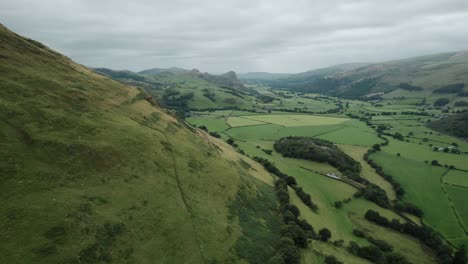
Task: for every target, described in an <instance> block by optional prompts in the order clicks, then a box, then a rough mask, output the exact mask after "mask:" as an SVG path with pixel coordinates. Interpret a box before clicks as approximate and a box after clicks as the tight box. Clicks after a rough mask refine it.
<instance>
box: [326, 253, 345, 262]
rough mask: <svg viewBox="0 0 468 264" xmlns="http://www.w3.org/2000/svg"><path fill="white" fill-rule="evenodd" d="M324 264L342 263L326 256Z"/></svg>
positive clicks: (333, 257)
mask: <svg viewBox="0 0 468 264" xmlns="http://www.w3.org/2000/svg"><path fill="white" fill-rule="evenodd" d="M325 263H326V264H343V262H341V261H339V260H338V259H337V258H336V257H335V256H331V255H330V256H326V257H325Z"/></svg>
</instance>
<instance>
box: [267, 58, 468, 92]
mask: <svg viewBox="0 0 468 264" xmlns="http://www.w3.org/2000/svg"><path fill="white" fill-rule="evenodd" d="M319 72H320V71H319ZM325 73H326V75H324V74H310V73H302V74H297V75H293V76H290V77H289V78H286V79H282V80H280V81H279V82H278V83H276V84H275V83H274V87H276V88H287V89H291V90H296V91H309V92H322V93H328V94H333V95H338V96H344V97H360V96H364V95H368V94H372V93H378V92H388V91H392V90H396V89H404V90H421V91H424V92H425V93H427V94H428V95H430V94H431V93H432V92H433V91H435V90H436V89H439V88H441V87H445V86H448V85H454V84H463V83H465V84H466V83H468V74H467V73H468V52H467V51H460V52H450V53H442V54H434V55H427V56H421V57H415V58H409V59H404V60H395V61H389V62H383V63H375V64H369V65H366V66H362V65H361V67H354V68H350V69H346V70H341V71H335V72H333V71H331V72H330V71H325Z"/></svg>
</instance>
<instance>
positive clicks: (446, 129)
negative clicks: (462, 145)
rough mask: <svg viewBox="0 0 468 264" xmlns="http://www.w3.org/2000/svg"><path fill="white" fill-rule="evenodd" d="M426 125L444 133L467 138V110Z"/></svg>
mask: <svg viewBox="0 0 468 264" xmlns="http://www.w3.org/2000/svg"><path fill="white" fill-rule="evenodd" d="M428 126H429V127H430V128H432V129H434V130H437V131H440V132H442V133H445V134H449V135H452V136H456V137H460V138H464V139H468V112H465V113H461V114H457V115H451V116H448V117H447V118H443V119H439V120H436V121H433V122H431V123H429V124H428Z"/></svg>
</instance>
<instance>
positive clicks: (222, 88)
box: [94, 68, 258, 111]
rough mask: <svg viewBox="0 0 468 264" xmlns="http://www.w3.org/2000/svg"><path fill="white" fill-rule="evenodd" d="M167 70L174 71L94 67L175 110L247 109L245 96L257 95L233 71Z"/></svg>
mask: <svg viewBox="0 0 468 264" xmlns="http://www.w3.org/2000/svg"><path fill="white" fill-rule="evenodd" d="M171 69H178V70H176V71H154V69H152V70H147V71H144V72H145V74H141V73H134V72H130V71H113V70H110V69H102V68H100V69H94V70H95V71H96V72H98V73H100V74H103V75H105V76H108V77H111V78H113V79H115V80H117V81H120V82H123V83H126V84H131V85H134V86H138V87H141V88H143V89H145V91H147V92H148V93H149V94H151V95H153V96H154V97H156V98H157V100H158V102H160V103H161V104H162V105H163V106H165V107H168V108H171V109H175V110H179V111H187V110H202V109H211V108H226V109H233V108H240V107H242V108H249V107H251V103H250V101H249V100H248V98H249V97H251V96H257V95H258V92H257V91H255V90H254V89H252V88H248V87H246V86H244V84H243V83H242V82H241V81H240V80H239V79H238V78H237V75H236V73H234V72H228V73H225V74H222V75H213V74H209V73H201V72H200V71H199V70H197V69H193V70H184V71H181V70H180V69H179V68H171ZM151 72H153V73H151Z"/></svg>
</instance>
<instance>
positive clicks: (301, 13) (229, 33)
mask: <svg viewBox="0 0 468 264" xmlns="http://www.w3.org/2000/svg"><path fill="white" fill-rule="evenodd" d="M0 22H1V23H3V24H5V25H6V26H7V27H9V28H11V29H12V30H14V31H16V32H17V33H19V34H22V35H25V36H28V37H31V38H34V39H36V40H39V41H42V42H44V43H45V44H47V45H49V46H50V47H52V48H54V49H56V50H58V51H60V52H63V53H64V54H65V55H67V56H69V57H71V58H72V59H74V60H76V61H77V62H79V63H81V64H85V65H88V66H92V67H109V68H114V69H130V70H142V69H145V68H151V67H170V66H180V67H187V68H195V67H196V68H199V69H200V70H202V71H212V72H222V71H227V70H231V69H232V70H236V71H239V72H246V71H273V72H299V71H305V70H309V69H311V68H317V67H323V66H328V65H332V64H338V63H345V62H363V61H369V62H372V61H380V60H389V59H396V58H404V57H408V56H417V55H422V54H427V53H436V52H444V51H452V50H462V49H468V34H466V33H468V32H466V25H467V24H468V1H465V0H446V1H437V0H431V1H429V0H409V1H389V0H379V1H375V0H358V1H351V0H327V1H305V0H296V1H264V0H239V1H233V0H231V1H215V0H202V1H188V0H174V1H161V0H157V1H150V0H138V1H123V0H113V1H111V0H101V1H91V0H74V1H73V0H61V1H59V0H55V1H54V0H42V1H35V0H16V1H7V0H0Z"/></svg>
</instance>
